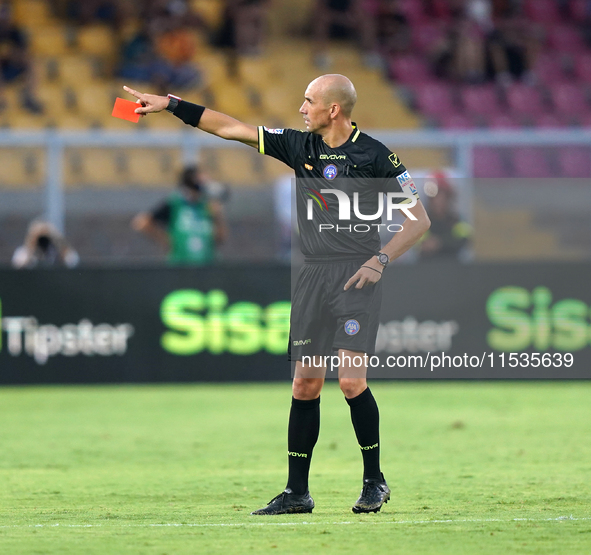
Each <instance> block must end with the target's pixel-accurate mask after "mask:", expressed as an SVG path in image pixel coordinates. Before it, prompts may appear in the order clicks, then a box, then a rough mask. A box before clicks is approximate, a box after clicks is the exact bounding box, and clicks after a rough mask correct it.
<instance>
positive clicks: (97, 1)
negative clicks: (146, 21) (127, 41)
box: [52, 0, 134, 29]
mask: <svg viewBox="0 0 591 555" xmlns="http://www.w3.org/2000/svg"><path fill="white" fill-rule="evenodd" d="M52 4H53V6H54V13H57V14H58V15H61V16H62V17H66V18H67V19H69V20H71V21H73V22H74V23H76V24H78V25H91V24H93V23H106V24H108V25H110V26H111V27H113V28H114V29H120V28H121V27H122V26H123V25H124V24H125V23H126V22H127V21H129V19H130V17H131V16H132V15H133V11H134V6H133V5H132V3H131V0H65V1H60V0H52Z"/></svg>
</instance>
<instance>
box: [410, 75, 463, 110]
mask: <svg viewBox="0 0 591 555" xmlns="http://www.w3.org/2000/svg"><path fill="white" fill-rule="evenodd" d="M416 102H417V106H418V108H419V110H420V111H421V112H423V113H424V114H427V115H430V116H441V115H442V114H447V113H455V112H457V110H456V107H455V105H454V96H453V89H452V87H451V85H449V84H447V83H432V84H429V85H425V86H423V87H420V88H418V89H417V91H416Z"/></svg>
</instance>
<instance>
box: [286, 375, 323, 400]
mask: <svg viewBox="0 0 591 555" xmlns="http://www.w3.org/2000/svg"><path fill="white" fill-rule="evenodd" d="M323 384H324V379H322V378H294V380H293V385H292V390H293V396H294V398H295V399H299V400H300V401H311V400H312V399H316V398H318V397H319V396H320V392H321V391H322V385H323Z"/></svg>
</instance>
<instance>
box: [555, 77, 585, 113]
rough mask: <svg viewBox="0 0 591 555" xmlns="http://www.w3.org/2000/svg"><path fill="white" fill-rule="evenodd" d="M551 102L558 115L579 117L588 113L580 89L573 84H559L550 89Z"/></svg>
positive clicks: (583, 94)
mask: <svg viewBox="0 0 591 555" xmlns="http://www.w3.org/2000/svg"><path fill="white" fill-rule="evenodd" d="M550 94H551V97H552V102H554V106H555V107H556V111H557V112H558V113H559V114H564V115H569V116H580V115H581V114H585V113H588V112H589V104H588V103H587V100H586V98H585V93H584V92H583V89H582V87H580V86H578V85H575V84H573V83H559V84H557V85H555V86H553V87H552V88H551V89H550Z"/></svg>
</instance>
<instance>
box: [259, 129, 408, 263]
mask: <svg viewBox="0 0 591 555" xmlns="http://www.w3.org/2000/svg"><path fill="white" fill-rule="evenodd" d="M258 135H259V152H260V153H261V154H267V155H269V156H272V157H273V158H277V159H278V160H281V161H282V162H284V163H285V164H287V165H288V166H289V167H290V168H293V170H294V171H295V175H296V202H297V212H298V227H299V231H300V239H301V245H302V252H303V253H304V255H306V256H339V257H351V258H353V257H357V258H359V257H363V256H368V257H371V256H372V255H374V254H376V253H377V252H378V251H379V249H380V246H381V243H380V236H379V229H380V225H386V224H382V218H381V215H382V214H384V215H385V216H386V217H387V216H388V213H389V210H388V206H391V205H394V204H405V203H411V202H412V197H414V198H416V199H418V193H417V189H416V187H415V185H414V183H413V181H412V178H411V177H410V175H409V173H408V171H407V169H406V168H405V167H404V165H403V164H402V163H401V161H400V160H399V158H398V156H397V155H396V154H395V153H393V152H392V151H390V150H389V149H388V148H387V147H386V146H385V145H384V144H382V143H381V142H379V141H377V140H376V139H373V138H372V137H370V136H369V135H367V134H365V133H362V132H361V131H360V130H359V129H358V128H357V126H356V125H355V124H353V132H352V133H351V136H350V137H349V139H348V140H347V141H346V142H345V143H344V144H343V145H341V146H339V147H337V148H331V147H329V146H328V145H327V144H326V143H325V142H324V141H323V140H322V137H321V136H320V135H317V134H314V133H309V132H303V131H297V130H294V129H268V128H266V127H262V126H261V127H259V128H258ZM343 193H344V195H343ZM388 193H394V194H398V195H401V196H400V197H389V196H388ZM384 195H386V198H384ZM404 195H407V196H406V197H405V196H404ZM345 197H346V198H345ZM347 199H348V200H347ZM347 206H348V210H347ZM390 212H391V210H390Z"/></svg>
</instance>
